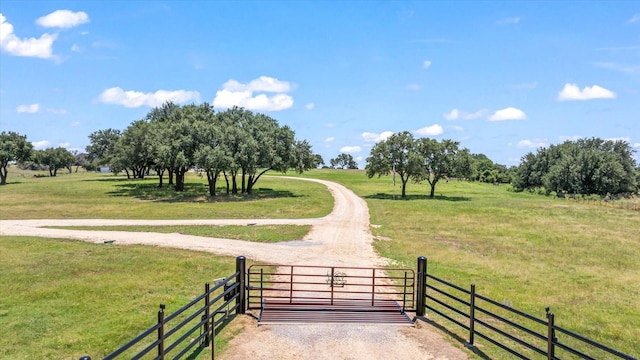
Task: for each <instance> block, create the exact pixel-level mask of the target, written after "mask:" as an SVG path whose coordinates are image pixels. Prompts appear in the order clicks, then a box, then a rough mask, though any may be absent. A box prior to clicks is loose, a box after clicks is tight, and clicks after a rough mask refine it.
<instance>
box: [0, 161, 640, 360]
mask: <svg viewBox="0 0 640 360" xmlns="http://www.w3.org/2000/svg"><path fill="white" fill-rule="evenodd" d="M303 176H304V177H313V178H322V179H326V180H331V181H336V182H338V183H342V184H344V185H346V186H347V187H349V188H350V189H352V190H353V191H355V192H356V193H357V194H358V195H359V196H361V197H363V198H364V199H365V200H366V201H367V203H368V205H369V209H370V214H371V223H372V224H374V225H379V227H375V228H373V229H372V231H373V232H374V235H377V236H380V237H381V239H385V240H378V241H376V243H375V246H376V249H377V250H378V252H379V253H380V254H381V255H382V256H385V257H388V258H390V259H392V260H393V265H394V266H407V267H412V268H413V267H415V262H416V258H417V257H418V256H420V255H425V256H427V257H428V259H429V265H428V266H429V272H430V273H432V274H434V275H436V276H439V277H442V278H444V279H447V280H449V281H452V282H454V283H456V284H458V285H460V286H463V287H466V286H468V285H469V284H471V283H475V284H476V286H477V291H478V293H480V294H482V295H485V296H488V297H490V298H493V299H496V300H498V301H503V300H504V301H505V302H507V303H510V304H512V305H513V307H514V308H516V309H519V310H523V311H525V312H528V313H531V314H533V315H536V316H538V317H541V318H543V317H544V307H545V306H550V307H551V309H552V311H553V312H554V313H555V314H556V324H558V325H560V326H562V327H564V328H567V329H570V330H572V331H576V332H578V333H580V334H582V335H585V336H587V337H589V338H592V339H594V340H597V341H600V342H602V343H604V344H607V345H610V346H613V347H615V348H617V349H619V350H622V351H624V352H627V353H630V354H632V355H634V356H636V357H638V356H639V355H640V344H639V343H638V341H637V339H639V338H640V301H639V300H638V299H640V261H639V260H640V235H638V234H640V213H639V212H637V211H630V210H624V209H613V208H607V207H602V206H595V205H591V204H586V203H577V202H574V201H571V200H562V199H553V198H548V197H543V196H539V195H532V194H527V193H514V192H511V191H508V186H505V185H501V186H493V185H487V184H479V183H467V182H458V181H450V182H448V183H447V182H442V183H439V184H438V186H437V188H436V195H437V196H436V198H435V199H430V198H428V197H427V196H426V195H427V194H428V186H427V185H424V184H423V185H417V184H409V187H408V191H407V194H408V196H407V198H406V199H400V197H399V195H400V189H399V187H395V188H394V187H393V185H392V182H391V179H390V178H389V177H386V178H385V177H383V178H379V179H378V178H373V179H367V177H366V176H365V175H364V173H363V172H362V171H337V170H332V171H327V170H317V171H312V172H309V173H305V174H304V175H303ZM12 181H13V182H14V183H12V184H9V185H7V186H5V187H0V198H1V199H2V203H3V212H2V214H1V215H0V218H2V219H21V218H74V217H78V218H97V217H102V218H149V219H163V218H224V217H228V218H231V217H242V218H252V217H253V218H257V217H264V218H268V217H279V218H285V217H298V218H299V217H312V216H313V217H315V216H322V215H325V214H327V213H328V212H329V211H330V209H331V206H332V202H331V198H330V195H329V194H328V192H326V191H325V190H324V188H323V186H322V185H319V184H315V183H308V182H296V181H292V180H286V179H278V178H264V179H261V180H260V182H258V188H259V189H258V191H257V192H256V194H255V195H254V196H251V197H246V198H245V197H239V196H238V197H221V198H220V199H215V200H211V199H208V197H206V187H205V184H206V181H205V180H203V179H200V178H197V177H196V176H195V175H194V176H193V177H191V178H189V179H188V180H187V185H188V186H187V189H188V191H187V193H185V194H181V195H175V194H173V193H172V192H171V191H170V190H162V189H161V190H158V189H157V188H155V179H150V180H143V181H139V180H136V181H129V180H126V179H124V178H122V177H113V176H112V175H79V174H78V175H76V174H67V175H65V176H59V178H56V179H50V178H30V177H23V178H20V177H17V178H15V179H14V178H13V177H12V172H11V171H10V173H9V182H12ZM300 200H303V201H300ZM16 240H17V239H8V240H7V239H3V242H2V244H3V245H2V246H1V247H0V250H1V251H2V252H3V258H4V253H5V252H6V248H7V247H10V246H11V244H13V243H14V242H16ZM27 240H28V241H30V242H36V243H44V244H52V245H51V246H49V245H46V246H45V247H44V248H43V249H41V251H44V252H45V255H43V256H49V254H50V253H52V254H56V253H58V252H61V250H57V245H55V244H58V243H59V242H58V241H53V240H51V241H37V240H35V239H27ZM27 240H25V241H27ZM63 243H65V244H67V243H66V242H63ZM69 244H73V245H74V246H75V245H78V246H85V245H86V246H90V244H77V243H75V242H70V243H69ZM49 247H50V248H51V250H50V249H49ZM45 249H46V250H45ZM136 249H137V250H136V251H141V252H144V251H147V250H145V248H139V250H138V248H136ZM23 251H26V250H23ZM148 251H149V253H150V254H151V252H153V251H161V252H167V253H173V251H169V250H166V249H154V248H150V249H148ZM62 253H64V252H62ZM180 254H183V252H180ZM184 254H193V255H180V256H178V257H183V256H185V257H189V256H200V255H201V254H198V253H189V252H184ZM14 256H15V257H17V258H20V257H21V256H27V255H25V254H23V255H19V252H18V253H17V255H14ZM149 256H151V255H149ZM202 256H205V257H207V258H212V257H211V255H208V254H205V255H202ZM221 259H222V260H220V261H230V260H228V259H226V260H225V259H223V258H221ZM125 262H126V261H125ZM45 263H46V262H45ZM34 264H37V263H34ZM50 266H53V267H55V266H56V263H53V262H52V263H51V265H50ZM60 266H61V267H62V268H61V270H59V271H58V273H59V274H62V273H65V272H66V271H68V269H66V268H64V266H63V265H60ZM132 268H135V266H133V267H132ZM33 269H37V270H38V271H37V272H36V273H40V275H34V276H40V277H45V278H46V277H47V274H48V272H51V271H52V270H51V269H48V268H46V267H42V271H40V269H41V267H40V266H38V265H33V267H32V271H33ZM65 269H66V270H65ZM3 270H4V271H3V273H4V272H5V271H7V270H6V269H3ZM154 275H155V274H154V272H153V271H150V274H149V275H148V276H145V277H146V282H145V283H152V282H153V280H152V279H154ZM2 279H3V280H2V281H3V283H2V285H5V282H7V283H8V284H9V285H13V286H14V287H16V286H18V285H19V284H16V283H15V282H14V281H13V280H11V279H12V278H11V277H3V278H2ZM101 281H102V280H101ZM104 281H105V283H106V282H107V281H108V280H104ZM201 282H203V281H201ZM115 283H116V284H117V282H115ZM186 284H187V282H179V284H178V283H177V284H176V286H177V287H180V286H182V287H183V289H182V290H179V289H176V292H179V291H185V290H184V286H186ZM107 289H108V286H106V285H105V287H104V288H103V290H102V291H103V293H106V292H107ZM172 291H173V290H172ZM166 292H167V293H169V291H168V290H167V291H166ZM186 292H187V293H188V292H189V290H186ZM163 295H167V294H163ZM29 297H30V295H29V294H26V295H24V296H23V298H29ZM2 301H3V303H2V304H0V315H1V316H2V317H0V318H3V320H4V319H6V318H7V316H8V315H7V314H9V313H12V312H13V310H12V308H11V305H7V304H4V299H2ZM117 301H122V302H126V301H127V300H126V299H119V300H114V301H113V302H112V303H117ZM158 302H159V301H156V300H155V299H154V300H153V301H151V303H152V304H154V305H153V306H156V303H158ZM13 306H16V305H15V304H14V305H13ZM33 306H34V307H37V308H43V309H44V308H46V307H48V303H47V302H43V301H42V300H40V301H38V302H35V303H33ZM153 306H152V309H153V311H155V310H156V309H155V308H153ZM79 313H80V312H79ZM126 315H127V314H126V313H125V314H124V315H123V316H125V317H126ZM82 316H83V315H79V316H78V318H79V319H81V318H82ZM84 316H85V319H89V318H91V319H94V318H95V316H94V315H86V314H85V315H84ZM17 318H24V319H25V320H27V321H29V320H28V319H30V318H29V317H27V316H26V315H24V314H23V315H22V316H18V317H17ZM54 318H55V317H54ZM127 319H128V318H127ZM51 321H54V320H51ZM111 321H112V322H113V323H115V322H116V320H114V319H111ZM123 321H125V320H123ZM126 321H129V320H126ZM135 321H136V320H135V319H134V320H132V323H134V322H135ZM80 322H81V321H80ZM144 324H145V325H144V326H143V327H145V326H146V325H147V323H144ZM443 324H446V325H448V328H450V329H452V330H454V329H456V328H455V327H454V326H453V325H450V324H447V323H446V322H443ZM67 325H68V324H67ZM23 326H25V327H29V326H33V323H27V324H25V325H23ZM103 326H104V324H103ZM454 332H455V330H454ZM12 333H13V331H12ZM134 333H135V331H134ZM461 334H462V335H461V336H462V337H465V336H464V333H461ZM125 337H126V336H125ZM30 339H33V338H30ZM63 339H64V338H63ZM69 339H70V338H67V341H69ZM10 341H11V340H10ZM78 341H79V340H78ZM82 341H101V340H97V339H93V340H91V339H85V338H83V339H82ZM91 346H92V348H98V349H102V347H101V346H100V344H97V345H91ZM0 348H7V346H4V344H2V343H0ZM85 348H86V347H85ZM482 350H483V351H485V352H486V353H487V354H489V355H490V356H492V357H494V358H504V354H505V353H504V352H503V351H501V350H495V349H494V350H492V349H491V348H490V347H487V348H483V349H482ZM51 354H53V353H51ZM68 354H75V353H68ZM1 356H2V355H0V357H1ZM36 357H37V356H36ZM45 357H47V356H45ZM17 358H20V356H17Z"/></svg>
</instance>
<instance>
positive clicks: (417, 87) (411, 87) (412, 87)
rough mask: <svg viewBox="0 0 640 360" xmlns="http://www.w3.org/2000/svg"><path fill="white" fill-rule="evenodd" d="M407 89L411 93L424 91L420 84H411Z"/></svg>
mask: <svg viewBox="0 0 640 360" xmlns="http://www.w3.org/2000/svg"><path fill="white" fill-rule="evenodd" d="M407 89H408V90H411V91H420V90H421V89H422V86H420V85H418V84H409V85H407Z"/></svg>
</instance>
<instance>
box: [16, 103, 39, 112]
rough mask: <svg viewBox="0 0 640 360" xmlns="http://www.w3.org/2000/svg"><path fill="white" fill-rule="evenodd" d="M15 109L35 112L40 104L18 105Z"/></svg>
mask: <svg viewBox="0 0 640 360" xmlns="http://www.w3.org/2000/svg"><path fill="white" fill-rule="evenodd" d="M16 111H17V112H19V113H26V114H35V113H37V112H38V111H40V104H30V105H19V106H18V107H17V108H16Z"/></svg>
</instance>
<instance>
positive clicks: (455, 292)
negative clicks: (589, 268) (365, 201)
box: [416, 257, 637, 360]
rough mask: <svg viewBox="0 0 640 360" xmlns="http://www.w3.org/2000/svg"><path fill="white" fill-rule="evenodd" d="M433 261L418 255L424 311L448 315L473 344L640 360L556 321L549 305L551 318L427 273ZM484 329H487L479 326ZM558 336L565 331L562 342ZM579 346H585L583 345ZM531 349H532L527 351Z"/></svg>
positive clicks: (552, 355) (551, 355)
mask: <svg viewBox="0 0 640 360" xmlns="http://www.w3.org/2000/svg"><path fill="white" fill-rule="evenodd" d="M426 262H427V260H426V258H425V257H419V258H418V269H419V271H418V279H419V280H418V283H417V284H416V288H417V289H418V299H417V300H416V301H417V303H418V309H417V310H416V314H418V315H423V314H424V309H428V310H430V311H431V312H433V313H434V314H437V315H439V316H442V317H443V318H445V319H447V320H449V321H451V322H452V323H454V324H456V325H458V326H459V327H461V328H463V329H464V330H467V331H468V332H469V341H468V345H470V346H474V336H475V335H478V336H479V337H481V338H482V339H484V340H487V341H488V342H490V343H492V344H494V345H496V346H498V347H499V348H501V349H503V350H505V351H507V352H509V353H510V354H512V355H514V356H516V357H518V358H520V359H530V358H532V355H536V354H537V355H540V356H542V357H541V358H546V359H560V358H559V357H558V356H556V351H563V352H564V353H565V354H566V355H568V356H569V358H572V359H573V358H579V359H604V358H606V359H613V358H616V359H625V360H637V359H636V358H634V357H633V356H631V355H628V354H625V353H623V352H621V351H619V350H616V349H613V348H611V347H609V346H606V345H603V344H600V343H598V342H596V341H594V340H591V339H589V338H587V337H585V336H582V335H579V334H576V333H574V332H572V331H570V330H567V329H564V328H562V327H559V326H557V325H555V317H554V314H553V313H551V312H549V308H546V309H545V311H546V320H544V319H540V318H538V317H535V316H533V315H530V314H527V313H525V312H523V311H520V310H517V309H514V308H513V307H512V306H511V304H510V303H509V302H507V301H506V299H505V301H504V302H503V303H500V302H498V301H495V300H493V299H490V298H488V297H485V296H482V295H480V294H477V293H476V290H475V285H473V284H472V285H471V287H470V289H465V288H462V287H460V286H458V285H455V284H453V283H450V282H448V281H445V280H443V279H441V278H438V277H436V276H433V275H431V274H428V273H427V263H426ZM477 326H478V327H481V329H482V331H479V330H478V329H476V327H477ZM558 334H561V335H563V339H562V341H560V339H559V338H558V336H557V335H558ZM578 347H579V348H578ZM525 350H528V351H529V352H525Z"/></svg>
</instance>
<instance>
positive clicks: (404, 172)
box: [365, 131, 472, 197]
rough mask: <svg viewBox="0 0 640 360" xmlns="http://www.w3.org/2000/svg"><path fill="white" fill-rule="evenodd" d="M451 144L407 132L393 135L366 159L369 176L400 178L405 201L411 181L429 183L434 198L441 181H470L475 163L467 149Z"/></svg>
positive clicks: (450, 141) (456, 143)
mask: <svg viewBox="0 0 640 360" xmlns="http://www.w3.org/2000/svg"><path fill="white" fill-rule="evenodd" d="M458 146H459V143H458V142H455V141H452V140H442V142H438V141H437V140H434V139H429V138H420V139H415V138H414V137H413V135H411V133H410V132H408V131H403V132H401V133H396V134H393V135H391V136H390V137H389V138H387V139H386V140H384V141H381V142H379V143H377V144H376V145H375V146H374V147H373V148H372V149H371V155H370V156H369V157H368V158H367V165H366V167H365V170H366V171H367V176H368V177H369V178H372V177H373V176H375V175H378V176H383V175H389V174H390V173H391V174H393V176H394V182H395V177H396V175H397V176H399V177H400V181H401V184H402V197H406V187H407V183H408V181H409V179H414V180H415V181H423V180H426V181H427V182H428V183H429V185H430V193H429V196H430V197H434V196H435V188H436V184H437V183H438V181H440V180H441V179H443V178H445V177H448V176H460V177H468V176H469V174H470V173H471V169H472V160H471V156H470V154H469V151H468V150H467V149H462V150H460V149H458Z"/></svg>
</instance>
